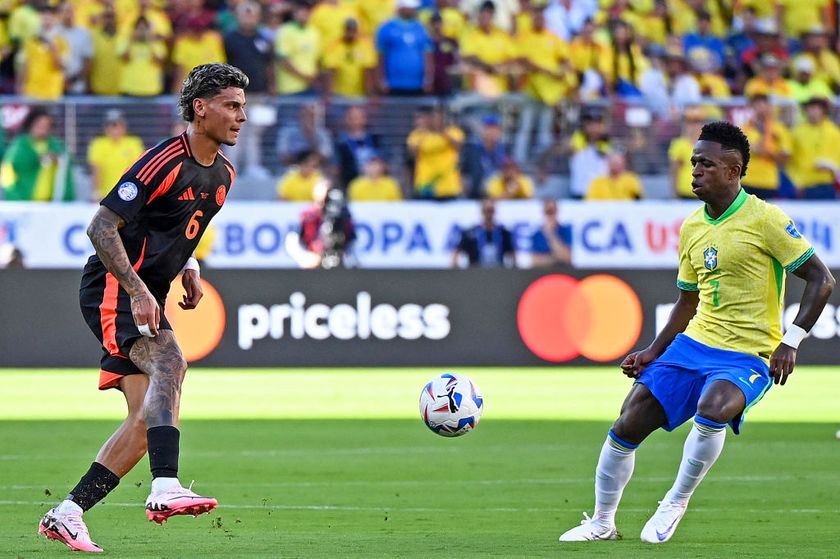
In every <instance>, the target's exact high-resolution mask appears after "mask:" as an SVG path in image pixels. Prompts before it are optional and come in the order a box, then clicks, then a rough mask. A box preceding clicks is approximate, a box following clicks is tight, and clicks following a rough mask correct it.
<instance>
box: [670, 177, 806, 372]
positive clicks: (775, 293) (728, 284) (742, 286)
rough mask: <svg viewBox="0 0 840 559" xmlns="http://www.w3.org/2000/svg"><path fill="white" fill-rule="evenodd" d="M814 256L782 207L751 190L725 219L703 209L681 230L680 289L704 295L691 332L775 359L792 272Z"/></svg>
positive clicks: (710, 342) (704, 340) (698, 337)
mask: <svg viewBox="0 0 840 559" xmlns="http://www.w3.org/2000/svg"><path fill="white" fill-rule="evenodd" d="M812 254H814V249H813V248H812V247H811V245H810V243H808V241H806V240H805V239H804V238H803V237H802V235H800V233H799V232H798V231H797V230H796V226H795V225H794V224H793V221H791V219H790V218H789V217H788V216H786V215H785V213H784V212H783V211H782V210H781V209H779V208H778V207H777V206H774V205H772V204H768V203H766V202H763V201H762V200H759V199H758V198H756V197H755V196H752V195H748V194H747V193H746V192H745V191H743V190H741V192H740V193H739V194H738V197H737V198H735V201H734V202H732V205H731V206H729V208H728V209H727V210H726V211H725V212H724V213H723V215H721V216H720V217H719V218H718V219H712V218H710V217H709V215H708V214H707V213H706V209H705V206H704V207H701V208H699V209H697V210H696V211H695V212H693V213H692V214H691V215H690V216H688V218H686V220H685V222H684V223H683V225H682V229H681V230H680V243H679V255H680V267H679V273H678V275H677V286H678V287H679V288H680V289H682V290H683V291H699V292H700V304H699V305H698V307H697V314H695V315H694V318H692V319H691V322H689V324H688V327H687V328H686V330H685V334H686V335H687V336H689V337H690V338H692V339H694V340H696V341H698V342H700V343H702V344H706V345H708V346H711V347H715V348H718V349H726V350H730V351H738V352H741V353H746V354H749V355H755V356H757V357H760V358H761V359H764V360H765V361H769V359H770V354H771V353H773V350H775V349H776V347H777V346H778V345H779V342H780V341H781V339H782V303H783V301H784V289H785V271H788V272H793V271H794V270H796V269H797V268H798V267H799V266H801V265H802V264H803V263H804V262H805V261H806V260H808V259H809V258H810V257H811V255H812Z"/></svg>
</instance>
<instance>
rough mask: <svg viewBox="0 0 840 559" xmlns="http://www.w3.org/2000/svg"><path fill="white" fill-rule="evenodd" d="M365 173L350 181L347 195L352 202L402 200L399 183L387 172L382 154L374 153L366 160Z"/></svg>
mask: <svg viewBox="0 0 840 559" xmlns="http://www.w3.org/2000/svg"><path fill="white" fill-rule="evenodd" d="M364 169H365V170H364V174H363V175H362V176H360V177H356V178H355V179H353V180H352V181H350V186H348V187H347V195H348V198H349V199H350V201H351V202H361V201H365V202H395V201H399V200H402V190H401V189H400V185H399V183H398V182H397V181H396V180H395V179H394V177H391V176H389V175H388V174H387V172H386V168H385V161H384V160H383V159H382V156H381V155H379V154H378V153H377V154H374V155H373V156H372V157H371V158H370V159H368V160H367V161H366V162H365V165H364Z"/></svg>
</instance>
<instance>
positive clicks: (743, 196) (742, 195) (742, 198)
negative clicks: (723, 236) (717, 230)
mask: <svg viewBox="0 0 840 559" xmlns="http://www.w3.org/2000/svg"><path fill="white" fill-rule="evenodd" d="M747 197H748V195H747V192H746V191H745V190H744V189H743V188H742V189H741V190H740V191H739V192H738V196H736V197H735V200H733V201H732V203H731V204H729V207H728V208H726V211H725V212H723V213H722V214H721V215H720V217H719V218H717V219H712V218H711V217H709V211H708V210H709V208H708V206H704V207H703V218H704V219H705V220H706V223H709V224H711V225H717V224H718V223H721V222H722V221H724V220H725V219H727V218H728V217H731V216H732V214H734V213H735V212H737V211H738V210H740V209H741V206H743V205H744V202H746V201H747Z"/></svg>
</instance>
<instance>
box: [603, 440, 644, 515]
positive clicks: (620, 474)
mask: <svg viewBox="0 0 840 559" xmlns="http://www.w3.org/2000/svg"><path fill="white" fill-rule="evenodd" d="M616 439H617V437H614V435H613V433H612V431H610V436H608V437H607V440H606V441H605V442H604V446H603V447H602V448H601V456H600V457H599V458H598V467H597V468H595V518H596V519H597V520H598V521H599V522H600V523H601V524H603V525H605V526H613V525H615V511H616V510H617V509H618V503H619V501H621V494H622V493H624V488H625V487H626V486H627V482H628V481H630V476H632V475H633V466H634V465H635V463H636V446H638V445H636V446H632V445H628V443H625V442H624V441H621V442H619V441H617V440H616ZM631 446H632V448H631Z"/></svg>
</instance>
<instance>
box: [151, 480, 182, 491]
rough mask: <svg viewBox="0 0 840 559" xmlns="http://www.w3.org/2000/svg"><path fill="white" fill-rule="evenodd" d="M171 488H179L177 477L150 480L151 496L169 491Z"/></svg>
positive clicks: (179, 483)
mask: <svg viewBox="0 0 840 559" xmlns="http://www.w3.org/2000/svg"><path fill="white" fill-rule="evenodd" d="M173 487H181V482H180V481H178V478H177V477H156V478H155V479H153V480H152V495H158V494H160V493H163V492H164V491H169V490H170V489H172V488H173Z"/></svg>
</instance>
